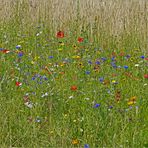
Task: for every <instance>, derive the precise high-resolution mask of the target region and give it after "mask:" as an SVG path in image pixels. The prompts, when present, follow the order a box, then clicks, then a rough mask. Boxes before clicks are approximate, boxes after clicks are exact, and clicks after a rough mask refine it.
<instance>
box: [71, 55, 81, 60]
mask: <svg viewBox="0 0 148 148" xmlns="http://www.w3.org/2000/svg"><path fill="white" fill-rule="evenodd" d="M72 58H73V59H80V58H81V57H80V56H79V55H75V56H72Z"/></svg>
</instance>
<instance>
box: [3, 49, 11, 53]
mask: <svg viewBox="0 0 148 148" xmlns="http://www.w3.org/2000/svg"><path fill="white" fill-rule="evenodd" d="M2 52H3V53H9V52H10V50H7V49H4V50H2Z"/></svg>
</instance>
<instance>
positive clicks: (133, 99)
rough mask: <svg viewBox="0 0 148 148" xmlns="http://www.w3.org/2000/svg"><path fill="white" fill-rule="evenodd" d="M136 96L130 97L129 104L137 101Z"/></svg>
mask: <svg viewBox="0 0 148 148" xmlns="http://www.w3.org/2000/svg"><path fill="white" fill-rule="evenodd" d="M136 98H137V97H136V96H133V97H131V98H130V99H129V101H128V103H127V104H128V105H134V104H135V103H136Z"/></svg>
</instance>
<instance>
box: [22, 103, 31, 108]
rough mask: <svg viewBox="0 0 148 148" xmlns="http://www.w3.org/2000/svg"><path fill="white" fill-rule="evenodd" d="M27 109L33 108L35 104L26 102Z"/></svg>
mask: <svg viewBox="0 0 148 148" xmlns="http://www.w3.org/2000/svg"><path fill="white" fill-rule="evenodd" d="M24 104H25V105H26V106H27V107H29V108H32V107H33V104H32V103H31V102H26V103H24Z"/></svg>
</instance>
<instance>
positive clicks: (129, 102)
mask: <svg viewBox="0 0 148 148" xmlns="http://www.w3.org/2000/svg"><path fill="white" fill-rule="evenodd" d="M127 104H128V105H134V104H135V102H134V101H128V103H127Z"/></svg>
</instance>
